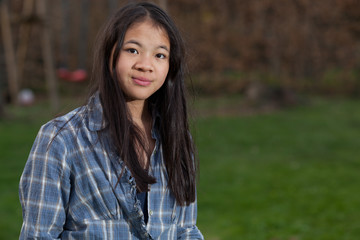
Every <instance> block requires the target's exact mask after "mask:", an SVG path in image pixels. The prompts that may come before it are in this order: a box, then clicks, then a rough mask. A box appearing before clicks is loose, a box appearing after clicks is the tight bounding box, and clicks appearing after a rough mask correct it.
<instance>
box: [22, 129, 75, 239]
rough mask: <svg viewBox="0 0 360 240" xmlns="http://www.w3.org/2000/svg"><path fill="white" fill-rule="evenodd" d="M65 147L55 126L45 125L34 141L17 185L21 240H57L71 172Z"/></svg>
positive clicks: (61, 227) (60, 229)
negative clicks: (20, 213) (20, 207)
mask: <svg viewBox="0 0 360 240" xmlns="http://www.w3.org/2000/svg"><path fill="white" fill-rule="evenodd" d="M66 155H67V151H66V145H65V143H64V141H63V138H62V137H61V133H58V129H57V128H56V127H55V126H54V124H52V123H50V124H47V125H44V126H43V127H42V128H41V129H40V131H39V133H38V135H37V137H36V139H35V142H34V145H33V147H32V149H31V152H30V155H29V158H28V160H27V162H26V164H25V168H24V171H23V174H22V176H21V179H20V185H19V198H20V203H21V206H22V210H23V225H22V228H21V233H20V239H44V240H45V239H59V238H60V237H61V233H62V231H63V226H64V223H65V219H66V214H65V209H66V205H67V202H68V198H69V191H70V180H69V179H70V178H69V174H70V170H69V168H68V166H67V163H66Z"/></svg>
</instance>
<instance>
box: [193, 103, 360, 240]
mask: <svg viewBox="0 0 360 240" xmlns="http://www.w3.org/2000/svg"><path fill="white" fill-rule="evenodd" d="M359 106H360V101H349V100H337V101H335V100H331V101H319V100H317V101H315V103H314V104H313V105H312V106H306V107H300V108H297V109H293V110H287V111H283V112H276V113H272V114H266V115H258V116H250V117H226V118H224V117H222V118H220V117H208V118H206V119H202V120H200V121H199V122H198V125H197V126H198V128H197V138H196V139H197V144H198V151H199V157H200V161H201V165H200V166H201V169H200V171H201V174H200V181H199V187H198V198H199V200H198V201H199V217H198V226H199V227H200V228H201V229H202V231H203V233H204V235H205V238H206V239H247V240H251V239H254V240H255V239H271V240H275V239H276V240H280V239H284V240H285V239H287V240H290V239H291V240H295V239H296V240H300V239H301V240H310V239H324V240H325V239H334V240H335V239H357V238H358V236H360V218H359V216H360V209H359V206H360V193H359V187H360V174H359V170H360V141H359V136H360V111H359Z"/></svg>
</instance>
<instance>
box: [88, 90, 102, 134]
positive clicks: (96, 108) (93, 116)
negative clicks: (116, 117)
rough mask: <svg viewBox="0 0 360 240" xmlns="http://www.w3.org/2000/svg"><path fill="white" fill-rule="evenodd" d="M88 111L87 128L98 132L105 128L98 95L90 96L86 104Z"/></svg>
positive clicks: (97, 93)
mask: <svg viewBox="0 0 360 240" xmlns="http://www.w3.org/2000/svg"><path fill="white" fill-rule="evenodd" d="M87 110H88V116H89V119H88V127H89V130H90V131H100V130H102V129H104V128H105V127H106V121H105V119H104V114H103V107H102V105H101V101H100V94H99V92H96V93H95V94H94V95H92V96H91V97H90V99H89V101H88V104H87Z"/></svg>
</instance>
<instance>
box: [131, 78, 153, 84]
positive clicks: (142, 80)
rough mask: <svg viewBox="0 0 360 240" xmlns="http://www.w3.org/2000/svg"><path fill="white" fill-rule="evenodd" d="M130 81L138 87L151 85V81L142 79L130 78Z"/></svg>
mask: <svg viewBox="0 0 360 240" xmlns="http://www.w3.org/2000/svg"><path fill="white" fill-rule="evenodd" d="M132 80H133V81H134V83H135V84H136V85H140V86H148V85H150V84H151V80H149V79H147V78H143V77H132Z"/></svg>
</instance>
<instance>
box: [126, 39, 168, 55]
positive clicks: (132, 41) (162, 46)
mask: <svg viewBox="0 0 360 240" xmlns="http://www.w3.org/2000/svg"><path fill="white" fill-rule="evenodd" d="M130 43H132V44H135V45H138V46H139V47H142V45H141V43H139V42H138V41H136V40H129V41H127V42H125V43H124V45H126V44H130ZM157 48H162V49H164V50H166V51H168V52H170V50H169V48H168V47H167V46H165V45H159V46H158V47H157Z"/></svg>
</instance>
